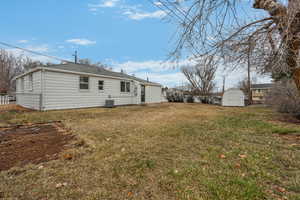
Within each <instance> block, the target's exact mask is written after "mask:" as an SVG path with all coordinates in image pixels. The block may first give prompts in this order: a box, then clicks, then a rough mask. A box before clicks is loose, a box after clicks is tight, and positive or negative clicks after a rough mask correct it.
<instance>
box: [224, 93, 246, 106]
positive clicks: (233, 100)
mask: <svg viewBox="0 0 300 200" xmlns="http://www.w3.org/2000/svg"><path fill="white" fill-rule="evenodd" d="M222 106H245V95H244V93H243V92H242V91H241V90H239V89H229V90H227V91H225V92H224V95H223V98H222Z"/></svg>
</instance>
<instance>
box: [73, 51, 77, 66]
mask: <svg viewBox="0 0 300 200" xmlns="http://www.w3.org/2000/svg"><path fill="white" fill-rule="evenodd" d="M73 56H74V63H75V64H77V63H78V55H77V51H75V54H73Z"/></svg>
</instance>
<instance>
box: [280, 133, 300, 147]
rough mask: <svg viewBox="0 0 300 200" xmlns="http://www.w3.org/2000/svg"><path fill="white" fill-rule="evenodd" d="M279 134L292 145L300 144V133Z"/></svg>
mask: <svg viewBox="0 0 300 200" xmlns="http://www.w3.org/2000/svg"><path fill="white" fill-rule="evenodd" d="M278 136H279V137H280V138H281V139H283V140H284V141H285V142H286V143H287V144H289V145H291V146H300V135H296V134H279V135H278Z"/></svg>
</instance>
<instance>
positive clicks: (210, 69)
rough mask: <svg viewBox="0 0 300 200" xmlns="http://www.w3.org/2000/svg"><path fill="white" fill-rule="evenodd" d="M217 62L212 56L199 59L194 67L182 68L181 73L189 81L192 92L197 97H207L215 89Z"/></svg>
mask: <svg viewBox="0 0 300 200" xmlns="http://www.w3.org/2000/svg"><path fill="white" fill-rule="evenodd" d="M217 65H218V62H217V61H216V59H215V57H214V56H207V57H203V58H201V59H199V60H198V61H197V64H196V65H194V66H184V67H182V68H181V71H182V73H183V74H184V75H185V77H186V78H187V80H188V81H189V83H190V85H191V87H192V90H193V92H194V93H196V94H198V95H203V96H208V95H209V94H210V93H211V92H212V90H213V89H214V87H215V83H214V78H215V74H216V70H217Z"/></svg>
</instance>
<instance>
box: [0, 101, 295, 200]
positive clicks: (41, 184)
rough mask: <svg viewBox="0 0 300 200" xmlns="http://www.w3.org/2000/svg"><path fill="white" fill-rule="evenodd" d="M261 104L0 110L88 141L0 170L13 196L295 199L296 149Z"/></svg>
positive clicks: (6, 119) (1, 185)
mask: <svg viewBox="0 0 300 200" xmlns="http://www.w3.org/2000/svg"><path fill="white" fill-rule="evenodd" d="M273 115H274V113H273V112H272V111H270V110H268V109H264V108H224V107H217V106H210V105H199V104H156V105H150V106H130V107H118V108H115V109H104V108H92V109H79V110H66V111H51V112H30V113H21V114H20V113H19V114H14V113H12V114H9V113H6V114H5V115H3V116H0V119H2V120H3V122H2V123H3V124H13V123H28V122H31V123H32V122H45V121H48V120H62V121H63V123H64V124H65V125H66V126H67V127H68V128H70V129H72V132H73V133H74V134H76V135H77V136H78V137H80V138H81V139H82V140H83V141H84V142H85V143H87V144H88V147H78V148H76V149H73V150H72V151H73V152H70V153H72V154H76V155H79V156H77V157H76V159H73V160H71V161H66V160H63V159H62V160H57V161H51V162H48V163H44V164H43V168H39V166H40V165H39V166H35V165H29V166H27V167H25V168H23V169H11V170H9V171H6V172H1V173H0V180H2V181H0V193H1V192H2V196H3V197H4V198H12V199H160V200H161V199H249V200H250V199H266V198H267V199H276V198H281V199H284V198H287V199H299V198H298V197H299V195H300V191H299V188H300V177H299V174H300V173H299V172H300V167H299V166H300V158H299V156H300V154H299V151H300V147H299V146H297V145H294V146H291V145H289V144H290V141H289V142H288V143H287V142H286V141H285V140H284V139H282V138H281V137H278V135H283V134H298V133H299V132H300V129H299V128H297V127H295V126H294V125H293V126H292V125H291V126H290V125H286V124H285V125H284V126H282V125H281V124H279V125H278V124H274V123H269V122H267V120H269V119H270V118H273Z"/></svg>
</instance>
